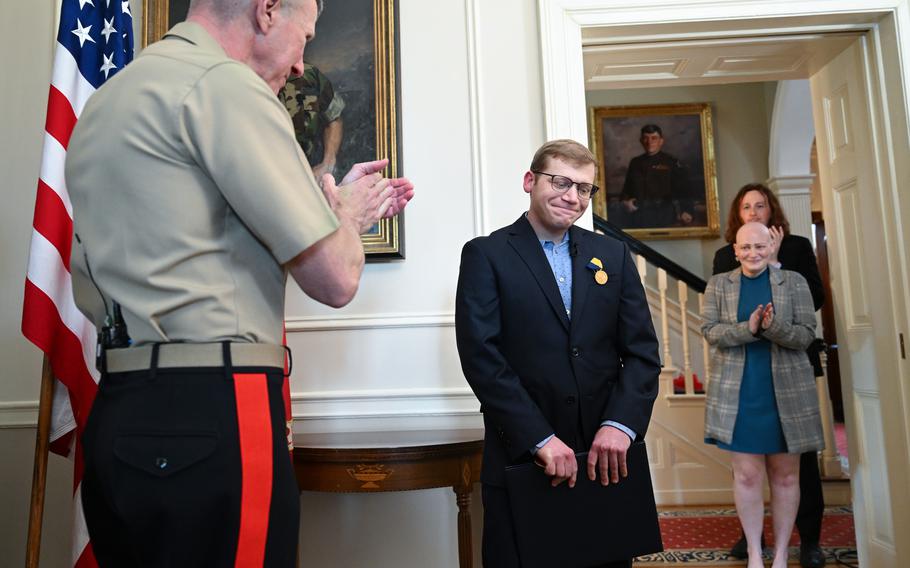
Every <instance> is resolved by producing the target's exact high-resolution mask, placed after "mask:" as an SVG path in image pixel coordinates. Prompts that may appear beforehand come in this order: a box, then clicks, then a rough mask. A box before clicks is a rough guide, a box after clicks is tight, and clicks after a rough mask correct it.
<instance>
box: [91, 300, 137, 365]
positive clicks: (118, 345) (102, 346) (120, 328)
mask: <svg viewBox="0 0 910 568" xmlns="http://www.w3.org/2000/svg"><path fill="white" fill-rule="evenodd" d="M111 303H112V304H113V307H114V309H113V317H111V316H110V315H108V316H107V317H105V318H104V327H102V328H101V331H99V332H98V347H99V349H98V353H97V354H96V361H95V366H96V367H97V368H99V369H100V368H101V358H102V357H103V356H104V352H105V351H106V350H108V349H122V348H124V347H129V346H130V343H132V340H131V339H130V334H129V333H127V331H126V322H125V321H123V312H122V311H121V310H120V304H118V303H117V302H111Z"/></svg>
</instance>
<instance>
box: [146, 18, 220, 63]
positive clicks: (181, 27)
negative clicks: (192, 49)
mask: <svg viewBox="0 0 910 568" xmlns="http://www.w3.org/2000/svg"><path fill="white" fill-rule="evenodd" d="M164 37H165V38H168V37H177V38H180V39H182V40H185V41H188V42H190V43H192V44H193V45H197V46H199V47H201V48H202V49H204V50H206V51H211V52H213V53H217V54H219V55H225V56H226V55H227V54H226V53H225V52H224V48H223V47H221V44H219V43H218V42H217V41H215V38H213V37H212V36H211V35H210V34H209V32H207V31H206V29H205V28H203V27H202V26H200V25H199V24H197V23H195V22H180V23H179V24H177V25H175V26H174V27H172V28H171V29H170V30H168V32H167V33H166V34H164ZM162 39H163V38H162Z"/></svg>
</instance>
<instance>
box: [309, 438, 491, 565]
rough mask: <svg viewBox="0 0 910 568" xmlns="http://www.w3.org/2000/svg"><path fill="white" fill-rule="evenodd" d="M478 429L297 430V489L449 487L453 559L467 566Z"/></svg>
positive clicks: (477, 468) (478, 458)
mask: <svg viewBox="0 0 910 568" xmlns="http://www.w3.org/2000/svg"><path fill="white" fill-rule="evenodd" d="M482 450H483V430H477V429H475V430H431V431H401V432H362V433H338V434H300V435H295V436H294V473H295V475H296V476H297V485H298V486H299V487H300V490H301V491H323V492H335V493H373V492H376V491H411V490H414V489H433V488H436V487H451V488H452V489H453V490H454V491H455V502H456V503H457V505H458V563H459V566H460V567H461V568H470V567H471V565H472V560H473V554H474V553H473V549H472V546H471V513H470V508H469V506H470V504H471V490H472V488H473V486H474V484H475V483H477V482H479V481H480V461H481V452H482Z"/></svg>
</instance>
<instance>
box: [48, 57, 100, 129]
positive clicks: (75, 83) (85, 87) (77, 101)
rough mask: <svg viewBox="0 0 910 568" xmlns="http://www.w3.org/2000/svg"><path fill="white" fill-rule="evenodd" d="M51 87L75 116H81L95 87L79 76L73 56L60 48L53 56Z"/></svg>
mask: <svg viewBox="0 0 910 568" xmlns="http://www.w3.org/2000/svg"><path fill="white" fill-rule="evenodd" d="M51 85H53V86H54V88H55V89H57V90H58V91H60V93H61V94H62V95H63V96H64V97H66V100H68V101H69V102H70V106H72V107H73V114H75V115H76V116H79V115H80V114H82V109H83V108H85V102H86V101H88V98H89V97H90V96H92V94H93V93H94V92H95V87H93V86H92V85H91V84H90V83H89V82H88V81H86V80H85V77H83V76H82V75H80V74H79V66H78V65H77V64H76V59H75V58H74V57H73V54H72V53H70V52H69V51H67V50H65V49H63V48H62V47H60V46H57V51H56V53H55V54H54V73H53V75H52V76H51Z"/></svg>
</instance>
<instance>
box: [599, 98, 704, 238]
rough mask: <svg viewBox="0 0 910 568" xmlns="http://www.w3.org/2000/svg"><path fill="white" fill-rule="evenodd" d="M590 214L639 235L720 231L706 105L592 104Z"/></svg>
mask: <svg viewBox="0 0 910 568" xmlns="http://www.w3.org/2000/svg"><path fill="white" fill-rule="evenodd" d="M590 137H591V149H592V151H593V152H594V154H595V156H596V157H597V162H598V174H597V176H598V185H599V186H600V187H601V188H602V190H601V191H600V192H598V193H597V194H595V196H594V212H595V213H596V214H598V215H600V216H601V217H603V218H605V219H607V220H609V221H610V222H611V223H613V224H614V225H616V226H618V227H619V228H621V229H623V230H624V231H626V232H627V233H629V234H631V235H632V236H634V237H636V238H639V239H673V238H692V237H699V238H712V237H717V236H718V235H719V234H720V215H719V210H718V202H717V176H716V167H715V161H714V129H713V125H712V121H711V107H710V105H709V104H707V103H693V104H677V105H659V106H658V105H647V106H624V107H594V108H592V109H591V110H590Z"/></svg>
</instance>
